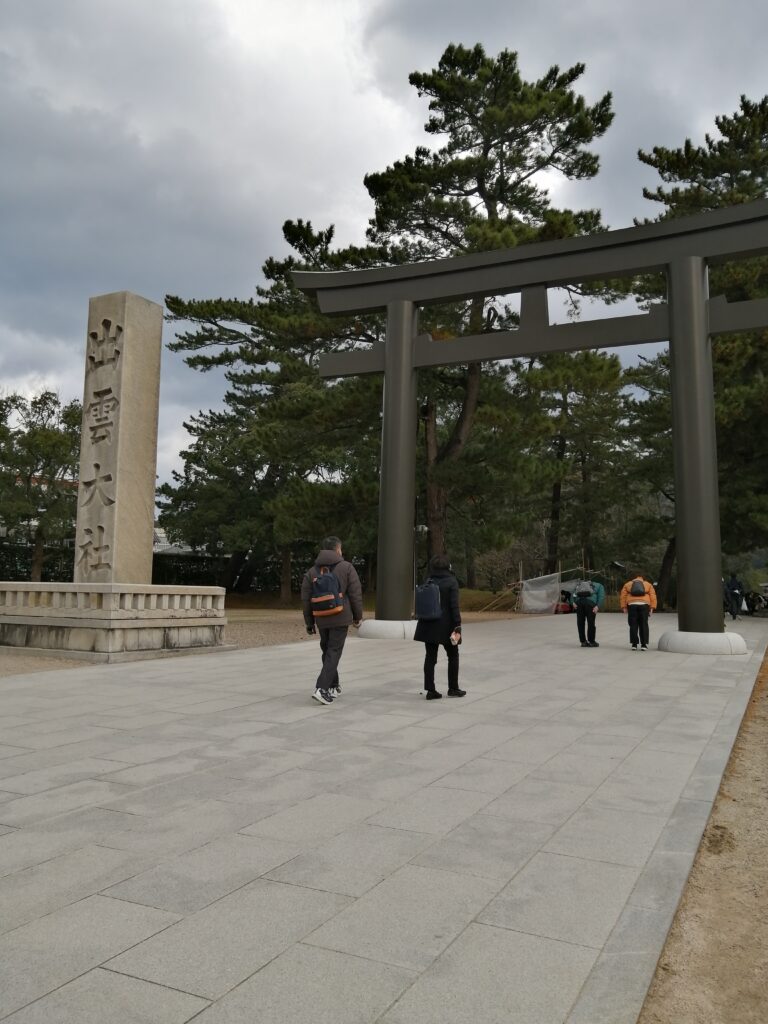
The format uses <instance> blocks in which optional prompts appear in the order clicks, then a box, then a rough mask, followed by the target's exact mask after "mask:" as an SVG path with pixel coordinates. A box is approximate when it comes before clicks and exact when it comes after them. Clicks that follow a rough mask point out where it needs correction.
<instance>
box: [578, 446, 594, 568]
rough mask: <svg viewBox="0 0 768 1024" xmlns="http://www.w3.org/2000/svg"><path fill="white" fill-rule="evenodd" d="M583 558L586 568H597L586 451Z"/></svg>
mask: <svg viewBox="0 0 768 1024" xmlns="http://www.w3.org/2000/svg"><path fill="white" fill-rule="evenodd" d="M580 462H581V513H580V522H581V552H582V555H581V558H582V561H583V563H584V568H585V569H591V570H592V569H594V568H595V554H594V549H593V545H592V510H591V503H590V501H589V470H588V469H587V461H586V456H585V455H584V453H582V454H581V458H580Z"/></svg>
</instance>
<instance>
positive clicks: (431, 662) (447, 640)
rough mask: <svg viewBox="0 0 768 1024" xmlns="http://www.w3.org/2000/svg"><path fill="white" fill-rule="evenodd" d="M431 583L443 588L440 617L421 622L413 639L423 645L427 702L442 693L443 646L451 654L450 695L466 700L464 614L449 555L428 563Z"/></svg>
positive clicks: (437, 697) (449, 659) (438, 557)
mask: <svg viewBox="0 0 768 1024" xmlns="http://www.w3.org/2000/svg"><path fill="white" fill-rule="evenodd" d="M428 582H432V583H436V584H437V586H438V587H439V589H440V618H434V619H419V621H418V622H417V624H416V632H415V633H414V636H413V639H414V640H418V641H420V642H421V643H423V644H424V646H425V648H426V652H425V655H424V689H425V690H426V691H427V700H439V699H440V697H442V696H443V695H442V693H440V691H439V690H437V689H436V688H435V665H436V663H437V649H438V647H440V645H441V644H442V646H443V647H444V648H445V653H446V654H447V655H448V696H449V697H463V696H464V695H465V693H466V692H467V691H466V690H460V689H459V644H460V643H461V613H460V611H459V581H458V580H457V579H456V577H455V576H454V575H453V573H452V572H451V563H450V561H449V560H448V558H447V556H446V555H434V556H433V557H432V558H431V559H430V562H429V578H428Z"/></svg>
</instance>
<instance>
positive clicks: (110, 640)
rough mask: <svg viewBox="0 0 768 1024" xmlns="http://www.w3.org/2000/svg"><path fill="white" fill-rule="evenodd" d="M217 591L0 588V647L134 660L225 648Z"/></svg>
mask: <svg viewBox="0 0 768 1024" xmlns="http://www.w3.org/2000/svg"><path fill="white" fill-rule="evenodd" d="M224 593H225V592H224V590H223V589H222V588H221V587H156V586H151V585H148V584H144V585H141V584H134V583H92V584H88V583H2V582H0V647H6V648H9V649H13V650H15V651H22V650H23V651H26V652H27V653H29V654H33V653H34V654H38V655H55V656H57V657H65V658H66V657H71V658H82V659H84V660H86V661H96V662H112V661H133V660H136V659H139V658H158V657H162V656H165V655H171V654H192V653H202V652H204V651H211V650H218V651H221V650H222V649H224V627H225V625H226V621H227V620H226V618H225V615H224Z"/></svg>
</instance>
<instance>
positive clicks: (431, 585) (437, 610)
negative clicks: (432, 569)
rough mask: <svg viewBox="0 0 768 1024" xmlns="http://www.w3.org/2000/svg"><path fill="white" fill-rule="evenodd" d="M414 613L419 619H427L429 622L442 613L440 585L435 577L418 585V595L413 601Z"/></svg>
mask: <svg viewBox="0 0 768 1024" xmlns="http://www.w3.org/2000/svg"><path fill="white" fill-rule="evenodd" d="M413 604H414V614H415V616H416V618H417V619H425V620H426V621H427V622H430V621H434V620H435V619H439V618H440V617H441V615H442V608H441V607H440V587H438V585H437V584H436V583H435V581H434V580H433V579H431V578H430V579H428V580H427V581H426V583H422V584H420V585H419V586H418V587H416V597H415V600H414V602H413Z"/></svg>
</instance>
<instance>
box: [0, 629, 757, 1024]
mask: <svg viewBox="0 0 768 1024" xmlns="http://www.w3.org/2000/svg"><path fill="white" fill-rule="evenodd" d="M675 622H676V620H674V619H673V618H672V617H670V616H659V617H658V618H654V619H652V621H651V641H652V643H654V641H656V640H658V637H659V635H660V634H661V632H662V631H663V629H669V628H674V626H675ZM737 626H738V631H739V632H741V633H742V635H743V636H744V637H745V638H746V640H747V643H748V647H749V654H748V655H742V656H730V657H728V656H722V657H714V656H700V655H687V656H686V655H676V654H662V653H660V652H658V651H654V650H651V651H648V652H647V653H640V652H637V653H633V652H631V651H630V650H629V647H628V642H627V629H626V621H625V620H624V618H623V617H621V616H618V615H603V616H601V617H600V620H599V631H598V639H599V641H600V643H601V647H600V648H599V650H592V649H582V648H580V647H579V645H578V642H577V638H576V625H575V622H574V620H573V618H572V617H571V616H564V617H555V616H553V617H547V618H535V619H525V620H521V619H518V620H513V621H498V622H488V623H483V624H470V625H469V626H468V627H466V629H465V641H464V644H463V646H462V652H461V653H462V670H461V684H462V685H463V686H466V688H467V690H468V691H469V693H468V695H467V697H466V698H464V699H463V700H447V699H445V700H442V701H431V702H426V701H425V700H424V699H423V696H422V695H421V687H420V669H421V658H422V652H423V648H422V647H421V645H417V644H414V643H412V642H407V641H403V642H392V641H375V640H360V639H358V638H351V639H350V641H349V643H348V646H347V650H346V652H345V654H344V658H343V661H342V683H343V685H344V692H343V695H342V697H341V698H340V699H339V700H338V701H336V702H335V703H334V705H333V706H332V707H327V708H326V707H322V706H320V705H318V704H315V703H314V702H312V701H311V700H310V692H311V683H312V681H313V679H314V677H315V675H316V673H317V669H318V666H319V648H318V645H317V643H316V641H314V640H308V641H307V642H306V643H302V644H294V645H290V646H283V647H272V648H260V649H258V650H243V651H233V652H222V653H217V654H208V655H203V656H198V657H196V656H187V657H182V658H174V659H167V660H152V661H146V662H134V663H129V664H120V665H109V666H102V665H98V666H97V665H93V666H90V665H89V666H84V667H83V668H82V669H75V670H72V669H70V670H64V671H51V672H43V673H39V674H36V675H26V676H15V677H14V676H11V677H8V678H5V679H1V680H0V693H1V694H2V704H1V705H0V833H2V834H0V876H1V877H0V928H1V930H2V935H1V936H0V1019H2V1020H3V1021H6V1020H7V1021H9V1022H13V1024H42V1022H45V1024H70V1022H71V1024H105V1022H109V1024H182V1022H184V1021H189V1020H192V1019H194V1020H195V1021H196V1022H199V1024H284V1022H285V1024H288V1022H290V1024H304V1022H306V1024H353V1022H354V1024H368V1022H374V1021H381V1022H382V1024H433V1022H434V1024H438V1022H439V1024H465V1022H466V1024H469V1022H472V1024H497V1022H498V1024H502V1022H503V1024H634V1022H635V1020H636V1018H637V1015H638V1013H639V1011H640V1007H641V1005H642V1001H643V997H644V994H645V990H646V988H647V985H648V983H649V981H650V978H651V977H652V974H653V971H654V968H655V964H656V961H657V959H658V956H659V953H660V951H661V948H662V945H663V942H664V939H665V936H666V934H667V931H668V928H669V925H670V923H671V920H672V917H673V914H674V910H675V907H676V904H677V901H678V899H679V896H680V894H681V892H682V888H683V886H684V883H685V879H686V877H687V874H688V871H689V869H690V866H691V864H692V861H693V857H694V854H695V851H696V848H697V845H698V842H699V839H700V837H701V833H702V830H703V828H704V825H705V823H706V820H707V817H708V814H709V811H710V808H711V804H712V801H713V799H714V797H715V795H716V793H717V789H718V786H719V783H720V779H721V776H722V773H723V770H724V768H725V765H726V763H727V759H728V755H729V753H730V750H731V747H732V744H733V740H734V738H735V735H736V732H737V730H738V726H739V722H740V720H741V716H742V714H743V711H744V708H745V706H746V702H747V700H748V698H749V694H750V691H751V689H752V685H753V683H754V679H755V676H756V674H757V671H758V669H759V666H760V661H761V658H762V656H763V653H764V650H765V646H766V640H768V623H766V622H765V621H751V620H747V621H744V622H739V623H737ZM438 671H439V675H438V678H440V680H441V682H442V681H443V680H442V676H443V675H444V672H445V660H444V658H442V660H441V661H440V662H439V664H438ZM444 688H445V687H444V685H443V689H444Z"/></svg>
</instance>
